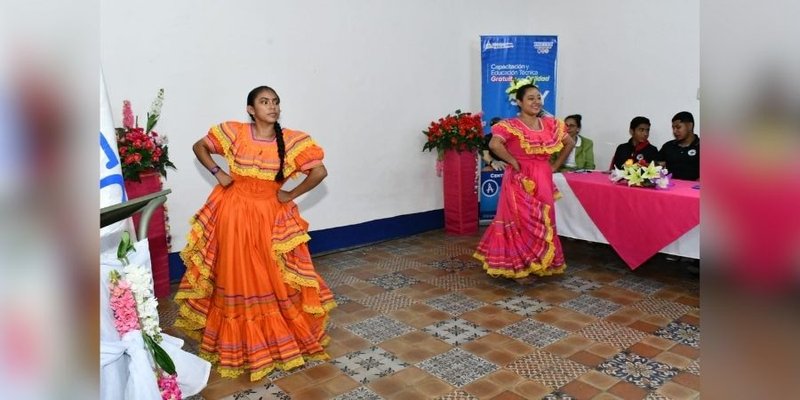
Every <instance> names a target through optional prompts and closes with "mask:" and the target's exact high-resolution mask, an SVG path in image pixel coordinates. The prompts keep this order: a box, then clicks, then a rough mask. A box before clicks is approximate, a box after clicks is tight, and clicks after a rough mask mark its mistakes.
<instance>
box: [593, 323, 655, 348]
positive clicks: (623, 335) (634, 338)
mask: <svg viewBox="0 0 800 400" xmlns="http://www.w3.org/2000/svg"><path fill="white" fill-rule="evenodd" d="M648 336H650V335H649V334H647V333H645V332H642V331H640V330H637V329H632V328H627V327H625V328H620V329H618V330H615V331H613V332H610V333H609V334H608V336H606V337H605V338H603V339H602V340H598V342H603V343H608V344H610V345H612V346H614V347H615V348H618V349H627V348H628V347H631V346H633V345H634V344H636V343H639V342H640V341H641V340H642V339H644V338H646V337H648Z"/></svg>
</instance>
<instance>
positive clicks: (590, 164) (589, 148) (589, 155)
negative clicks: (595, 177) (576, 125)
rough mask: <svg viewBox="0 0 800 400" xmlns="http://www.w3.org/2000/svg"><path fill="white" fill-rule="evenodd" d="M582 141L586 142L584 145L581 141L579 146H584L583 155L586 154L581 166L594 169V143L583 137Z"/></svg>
mask: <svg viewBox="0 0 800 400" xmlns="http://www.w3.org/2000/svg"><path fill="white" fill-rule="evenodd" d="M584 143H586V144H585V145H584V144H583V143H581V146H586V148H585V149H583V154H584V156H586V162H585V163H584V166H583V168H585V169H594V167H595V165H594V143H592V142H591V141H588V140H585V139H584Z"/></svg>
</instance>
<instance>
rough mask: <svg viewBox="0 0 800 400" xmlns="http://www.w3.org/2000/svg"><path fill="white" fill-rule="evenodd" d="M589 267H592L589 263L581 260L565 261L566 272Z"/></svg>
mask: <svg viewBox="0 0 800 400" xmlns="http://www.w3.org/2000/svg"><path fill="white" fill-rule="evenodd" d="M591 267H592V266H591V265H589V264H586V263H582V262H568V263H567V272H566V273H568V274H569V273H571V272H578V271H583V270H585V269H589V268H591Z"/></svg>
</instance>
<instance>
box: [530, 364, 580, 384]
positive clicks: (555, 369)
mask: <svg viewBox="0 0 800 400" xmlns="http://www.w3.org/2000/svg"><path fill="white" fill-rule="evenodd" d="M587 372H589V368H587V367H586V366H584V365H581V364H579V363H576V362H574V361H570V360H564V359H561V358H559V359H557V360H556V361H555V363H554V364H553V365H552V366H550V367H549V368H547V369H545V370H544V371H541V372H539V373H538V374H536V375H535V376H533V377H532V379H533V380H535V381H537V382H541V383H543V384H544V385H545V386H547V387H550V388H553V389H557V388H560V387H562V386H564V385H566V384H567V383H569V382H571V381H573V380H575V379H577V378H578V377H579V376H581V375H583V374H585V373H587Z"/></svg>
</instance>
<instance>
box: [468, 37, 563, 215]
mask: <svg viewBox="0 0 800 400" xmlns="http://www.w3.org/2000/svg"><path fill="white" fill-rule="evenodd" d="M557 54H558V37H557V36H516V35H514V36H507V35H492V36H481V75H482V78H481V108H482V110H483V119H484V122H485V127H486V128H485V133H486V134H489V133H490V132H491V121H492V119H494V118H500V119H503V118H510V117H514V116H516V115H517V113H518V112H519V109H518V108H517V104H516V101H514V99H513V98H512V97H509V94H508V93H506V90H507V89H508V88H509V87H510V86H511V84H512V82H513V81H514V80H515V79H516V80H520V79H529V80H531V81H532V82H534V83H535V84H536V86H538V87H539V89H540V90H541V92H542V97H543V100H544V107H543V108H544V112H545V113H547V114H550V115H556V67H557V60H558V58H557ZM487 169H491V167H487V166H486V165H485V163H484V165H483V168H482V170H483V171H486V170H487ZM490 175H491V176H494V175H499V177H496V178H488V177H489V176H490ZM484 176H486V177H487V179H492V180H494V181H496V182H497V184H498V189H499V183H500V181H501V178H502V171H496V172H492V173H491V174H489V173H486V172H484V173H482V174H481V193H480V215H481V219H492V218H494V214H495V211H496V209H497V197H496V196H495V197H493V198H492V197H490V196H487V195H486V194H485V193H484V190H483V185H484V182H485V181H484Z"/></svg>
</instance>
